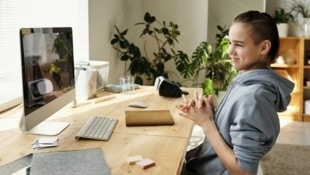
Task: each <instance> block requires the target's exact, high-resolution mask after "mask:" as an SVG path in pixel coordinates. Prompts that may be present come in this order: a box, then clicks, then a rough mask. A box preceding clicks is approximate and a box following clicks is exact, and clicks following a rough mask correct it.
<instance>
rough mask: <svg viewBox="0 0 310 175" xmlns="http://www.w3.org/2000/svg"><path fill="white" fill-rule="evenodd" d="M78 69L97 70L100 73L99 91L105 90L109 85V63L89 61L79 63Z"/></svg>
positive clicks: (98, 76) (98, 77) (98, 78)
mask: <svg viewBox="0 0 310 175" xmlns="http://www.w3.org/2000/svg"><path fill="white" fill-rule="evenodd" d="M76 67H77V68H79V67H80V68H86V69H87V70H89V69H95V70H97V71H98V75H97V89H100V88H103V87H105V86H106V85H107V84H108V78H109V62H107V61H88V62H79V63H77V64H76Z"/></svg>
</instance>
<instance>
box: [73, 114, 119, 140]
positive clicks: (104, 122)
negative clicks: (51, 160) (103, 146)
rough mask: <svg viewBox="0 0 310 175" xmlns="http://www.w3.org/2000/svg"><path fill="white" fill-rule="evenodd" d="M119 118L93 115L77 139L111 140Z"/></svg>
mask: <svg viewBox="0 0 310 175" xmlns="http://www.w3.org/2000/svg"><path fill="white" fill-rule="evenodd" d="M117 122H118V119H115V118H111V117H99V116H91V117H90V118H89V119H88V120H87V122H86V123H85V124H84V125H83V127H82V128H81V129H80V131H79V132H78V133H77V135H76V136H75V139H77V140H79V139H80V138H85V139H95V140H109V139H110V137H111V135H112V133H113V131H114V128H115V126H116V124H117Z"/></svg>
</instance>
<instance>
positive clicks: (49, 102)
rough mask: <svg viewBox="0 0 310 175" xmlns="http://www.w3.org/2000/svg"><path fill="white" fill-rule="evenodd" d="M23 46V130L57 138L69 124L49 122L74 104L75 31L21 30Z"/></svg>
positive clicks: (62, 29)
mask: <svg viewBox="0 0 310 175" xmlns="http://www.w3.org/2000/svg"><path fill="white" fill-rule="evenodd" d="M20 46H21V68H22V71H21V72H22V87H23V114H22V116H21V120H20V129H21V130H22V131H24V132H26V133H31V134H41V135H58V134H59V133H60V132H61V131H62V130H64V129H65V128H66V127H68V125H69V123H66V122H51V121H46V119H47V118H49V117H50V116H52V115H53V114H54V113H55V112H57V111H58V110H60V109H61V108H63V107H64V106H66V105H67V104H69V103H70V102H73V101H75V79H74V77H75V76H74V59H73V33H72V28H71V27H57V28H22V29H20Z"/></svg>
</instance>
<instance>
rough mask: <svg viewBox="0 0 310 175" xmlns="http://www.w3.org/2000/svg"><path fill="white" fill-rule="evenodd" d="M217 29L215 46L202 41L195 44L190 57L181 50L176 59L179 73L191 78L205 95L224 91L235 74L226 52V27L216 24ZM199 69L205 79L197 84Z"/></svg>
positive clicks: (227, 45)
mask: <svg viewBox="0 0 310 175" xmlns="http://www.w3.org/2000/svg"><path fill="white" fill-rule="evenodd" d="M217 29H218V30H219V33H218V34H216V39H217V42H216V44H215V47H213V46H212V45H211V44H210V43H208V42H206V41H203V42H201V43H200V44H199V45H198V46H197V48H196V49H195V51H194V52H193V54H192V57H191V59H189V58H188V57H186V56H184V53H181V52H180V56H179V57H177V59H176V65H177V69H178V70H179V71H180V73H181V75H182V76H183V77H184V78H186V79H191V78H192V79H191V81H192V82H193V86H198V87H199V86H201V87H202V88H203V92H204V94H205V95H210V94H213V93H215V94H218V92H219V91H225V90H226V89H227V87H228V85H229V84H230V82H231V80H232V78H233V77H234V76H235V74H236V71H235V69H234V68H233V66H232V64H231V61H230V57H229V54H228V47H229V42H228V39H227V38H226V36H227V34H228V29H226V28H225V27H221V26H217ZM184 66H186V67H184ZM201 71H205V81H204V82H203V83H202V84H199V83H198V80H199V75H200V72H201Z"/></svg>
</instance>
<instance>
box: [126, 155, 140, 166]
mask: <svg viewBox="0 0 310 175" xmlns="http://www.w3.org/2000/svg"><path fill="white" fill-rule="evenodd" d="M140 160H143V158H142V156H130V157H127V162H128V164H129V165H134V164H135V163H136V162H138V161H140Z"/></svg>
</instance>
